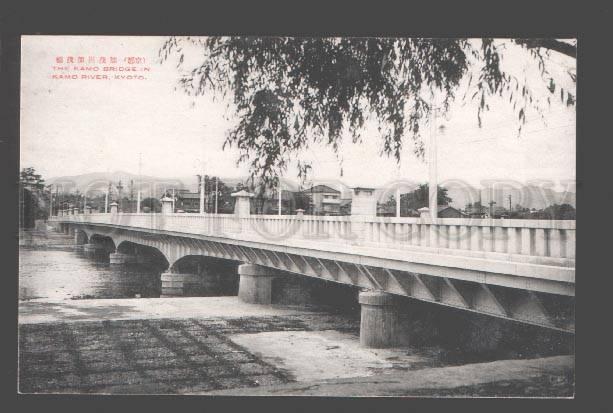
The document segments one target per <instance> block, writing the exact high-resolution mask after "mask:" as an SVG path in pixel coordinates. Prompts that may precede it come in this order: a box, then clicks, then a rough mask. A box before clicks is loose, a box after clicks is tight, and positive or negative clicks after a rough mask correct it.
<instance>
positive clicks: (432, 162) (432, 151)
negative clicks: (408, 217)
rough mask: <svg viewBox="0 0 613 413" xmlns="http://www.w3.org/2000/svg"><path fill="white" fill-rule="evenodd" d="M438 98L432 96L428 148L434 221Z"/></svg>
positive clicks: (430, 201) (436, 194) (434, 218)
mask: <svg viewBox="0 0 613 413" xmlns="http://www.w3.org/2000/svg"><path fill="white" fill-rule="evenodd" d="M436 111H437V107H436V98H435V97H433V98H432V109H431V113H430V116H431V117H430V142H429V148H428V155H429V157H428V158H429V159H428V161H429V162H428V163H429V172H430V173H429V178H430V179H429V181H430V183H429V184H428V198H429V205H428V206H429V208H430V217H431V218H432V222H436V219H437V218H438V176H437V153H436V152H437V148H436V143H437V142H436Z"/></svg>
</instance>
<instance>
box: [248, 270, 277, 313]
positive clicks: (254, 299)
mask: <svg viewBox="0 0 613 413" xmlns="http://www.w3.org/2000/svg"><path fill="white" fill-rule="evenodd" d="M238 275H239V276H240V281H239V284H238V298H239V299H240V300H241V301H244V302H246V303H252V304H270V303H271V301H272V280H273V278H275V277H276V275H277V274H276V272H275V270H274V269H272V268H268V267H264V266H261V265H256V264H242V265H239V266H238Z"/></svg>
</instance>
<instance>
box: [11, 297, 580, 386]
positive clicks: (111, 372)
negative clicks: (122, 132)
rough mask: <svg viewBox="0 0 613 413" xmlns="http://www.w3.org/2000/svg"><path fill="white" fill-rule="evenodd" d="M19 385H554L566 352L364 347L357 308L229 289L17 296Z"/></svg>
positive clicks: (564, 369) (568, 359) (562, 373)
mask: <svg viewBox="0 0 613 413" xmlns="http://www.w3.org/2000/svg"><path fill="white" fill-rule="evenodd" d="M19 314H20V316H19V323H20V327H19V333H20V334H19V336H20V337H19V338H20V358H19V360H20V374H19V377H20V381H19V383H20V386H19V389H20V391H21V392H25V393H30V392H34V393H103V394H115V393H130V394H142V393H147V394H216V395H217V394H218V395H228V394H232V395H312V396H324V395H329V396H373V395H377V396H452V397H457V396H460V397H462V396H486V397H492V396H529V397H532V396H535V397H541V396H552V397H568V396H570V395H572V392H573V386H572V382H573V379H572V377H573V368H574V358H573V357H572V356H558V357H547V358H539V359H532V360H498V361H495V362H490V363H471V364H464V365H457V364H458V363H460V361H459V360H454V359H449V358H445V357H444V356H443V355H442V354H440V353H439V351H440V349H438V348H410V347H405V348H396V349H384V350H377V349H364V348H362V347H360V346H359V319H356V318H355V317H351V316H348V315H344V314H334V313H331V312H328V311H322V310H320V309H319V310H315V309H309V308H305V307H295V306H294V307H292V306H281V305H275V306H262V305H253V304H247V303H242V302H240V301H239V300H238V299H237V297H191V298H159V299H153V298H152V299H92V300H45V299H36V300H29V301H24V302H21V303H20V309H19Z"/></svg>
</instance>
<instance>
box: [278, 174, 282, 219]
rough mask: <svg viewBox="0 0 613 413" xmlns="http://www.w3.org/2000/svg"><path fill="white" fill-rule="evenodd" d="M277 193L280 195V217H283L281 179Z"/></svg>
mask: <svg viewBox="0 0 613 413" xmlns="http://www.w3.org/2000/svg"><path fill="white" fill-rule="evenodd" d="M277 192H278V193H279V216H281V208H283V200H282V195H283V190H282V189H281V180H280V179H279V187H278V188H277Z"/></svg>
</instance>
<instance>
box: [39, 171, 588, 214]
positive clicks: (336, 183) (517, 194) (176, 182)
mask: <svg viewBox="0 0 613 413" xmlns="http://www.w3.org/2000/svg"><path fill="white" fill-rule="evenodd" d="M220 180H222V181H223V182H224V183H225V184H226V185H228V186H236V185H237V184H238V183H239V182H242V181H243V180H242V179H240V178H224V177H220ZM119 181H121V183H122V186H123V193H125V194H128V193H129V191H130V184H131V182H132V185H133V190H135V191H136V190H137V189H138V188H139V187H140V188H141V190H142V191H143V193H144V195H143V196H149V194H150V195H151V196H157V197H159V196H161V195H162V194H163V193H164V191H165V190H166V189H170V188H175V189H187V190H189V191H192V192H197V191H198V188H197V187H198V180H197V177H196V176H195V175H192V176H183V177H176V178H159V177H155V176H148V175H137V174H132V173H130V172H125V171H115V172H110V173H107V172H93V173H87V174H82V175H73V176H60V177H54V178H49V179H47V180H46V183H47V184H52V185H54V187H55V186H56V185H57V186H58V187H59V188H60V191H70V192H74V191H75V189H78V190H79V192H81V193H88V194H92V195H94V194H99V193H103V192H105V191H106V188H107V186H108V184H109V182H112V184H113V186H116V185H117V184H118V182H119ZM282 182H283V186H284V189H288V190H292V191H296V190H299V189H300V185H299V184H298V183H297V182H296V181H294V180H291V179H282ZM311 184H312V185H318V184H324V185H328V186H329V187H331V188H334V189H336V190H339V191H341V198H343V199H348V198H351V192H352V191H351V188H350V187H348V186H347V185H346V184H344V183H343V182H342V181H340V180H337V179H333V180H313V181H309V182H307V183H305V184H304V185H302V188H309V187H310V186H311ZM113 191H116V189H115V188H114V189H113ZM479 193H481V202H482V203H483V205H488V203H489V202H490V200H493V201H494V202H496V206H502V207H505V208H508V206H509V199H508V196H509V195H511V204H512V206H513V208H515V206H516V205H517V204H520V205H521V206H522V207H525V208H536V209H542V208H545V207H547V206H549V205H552V204H564V203H565V204H570V205H572V206H573V207H576V194H575V192H574V191H568V192H559V191H554V190H552V189H548V188H544V189H543V188H539V187H537V186H535V185H527V186H525V187H524V188H522V189H521V190H518V189H500V190H495V191H491V190H489V189H484V188H481V189H479V188H477V187H473V186H470V187H467V188H463V189H458V188H448V195H449V197H450V198H451V199H452V201H451V205H452V206H454V207H455V208H464V207H465V206H466V204H468V203H474V202H475V201H479Z"/></svg>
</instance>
